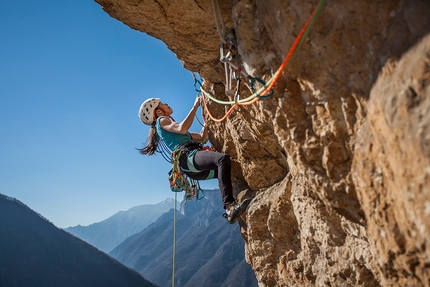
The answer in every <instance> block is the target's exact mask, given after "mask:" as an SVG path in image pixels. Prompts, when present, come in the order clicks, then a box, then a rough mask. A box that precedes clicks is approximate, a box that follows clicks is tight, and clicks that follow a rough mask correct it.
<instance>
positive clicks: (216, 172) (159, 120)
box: [139, 97, 250, 224]
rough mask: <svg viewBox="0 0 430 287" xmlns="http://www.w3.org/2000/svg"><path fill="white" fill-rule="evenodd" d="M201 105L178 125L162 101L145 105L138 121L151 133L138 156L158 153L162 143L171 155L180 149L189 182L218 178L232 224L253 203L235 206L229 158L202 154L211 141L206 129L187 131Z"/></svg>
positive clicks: (150, 100) (218, 154)
mask: <svg viewBox="0 0 430 287" xmlns="http://www.w3.org/2000/svg"><path fill="white" fill-rule="evenodd" d="M200 102H201V98H200V97H197V98H196V100H195V102H194V105H193V107H192V109H191V110H190V112H189V113H188V115H187V116H186V117H185V119H184V120H183V121H182V122H180V123H178V122H176V121H175V120H174V119H173V118H172V116H171V115H172V113H173V109H172V108H171V107H170V106H169V105H168V104H165V103H161V101H160V99H159V98H150V99H147V100H146V101H144V102H143V103H142V105H141V106H140V109H139V118H140V119H141V121H142V122H143V123H144V124H146V125H150V126H151V129H150V131H149V135H148V140H147V144H146V146H145V147H143V148H142V149H139V152H140V153H141V154H143V155H149V156H151V155H153V154H154V153H155V152H156V151H157V148H158V144H159V141H160V140H161V141H163V142H164V143H165V144H166V145H167V146H168V147H169V148H170V150H172V151H174V150H176V149H177V148H179V149H181V151H182V153H181V156H180V158H179V165H180V168H181V169H182V170H183V171H184V172H185V173H186V174H187V175H188V176H189V177H190V178H192V179H195V180H204V179H211V178H218V185H219V189H220V191H221V196H222V202H223V206H224V209H225V210H226V215H225V217H226V218H227V220H228V222H229V223H231V224H233V223H235V222H236V221H237V218H238V216H239V215H240V214H241V213H242V212H243V211H245V209H246V207H247V206H248V204H249V202H250V200H245V201H243V202H242V203H241V204H236V202H235V199H234V197H233V188H232V184H231V162H230V157H229V155H227V154H224V153H219V152H214V151H207V150H205V151H203V150H201V145H200V143H201V142H204V141H205V140H206V139H207V138H208V132H207V129H206V128H205V127H203V128H202V130H201V131H200V133H195V132H189V131H188V130H189V129H190V127H191V124H192V123H193V119H194V116H195V114H196V111H197V109H198V107H199V106H200Z"/></svg>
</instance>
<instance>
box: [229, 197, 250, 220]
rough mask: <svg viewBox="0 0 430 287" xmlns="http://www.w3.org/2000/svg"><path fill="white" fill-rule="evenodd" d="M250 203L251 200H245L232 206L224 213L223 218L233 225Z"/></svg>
mask: <svg viewBox="0 0 430 287" xmlns="http://www.w3.org/2000/svg"><path fill="white" fill-rule="evenodd" d="M250 202H251V198H247V199H245V200H244V201H242V202H241V203H239V204H235V205H232V206H231V207H230V210H229V212H226V213H224V214H223V216H224V217H225V218H227V221H228V223H230V224H234V223H235V222H236V221H237V219H238V218H239V216H240V215H241V214H242V213H243V212H244V211H245V210H246V208H247V207H248V205H249V203H250Z"/></svg>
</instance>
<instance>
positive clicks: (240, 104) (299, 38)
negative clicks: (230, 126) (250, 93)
mask: <svg viewBox="0 0 430 287" xmlns="http://www.w3.org/2000/svg"><path fill="white" fill-rule="evenodd" d="M317 9H318V8H316V9H315V11H314V12H313V13H312V14H311V16H310V17H309V19H308V21H307V22H306V24H305V25H304V26H303V28H302V30H301V31H300V33H299V35H298V36H297V38H296V40H295V41H294V43H293V45H292V46H291V48H290V51H289V52H288V54H287V56H286V57H285V59H284V61H283V62H282V64H281V66H280V67H279V68H278V70H277V71H276V73H275V75H274V76H273V78H272V81H271V82H270V84H269V85H268V86H267V87H266V89H264V91H263V92H261V94H260V95H263V96H264V95H266V94H267V93H268V92H269V91H270V90H271V89H272V88H273V86H274V85H275V83H276V82H277V81H278V80H279V78H280V76H281V72H282V71H283V70H284V68H285V66H286V65H287V64H288V62H289V60H290V59H291V57H292V56H293V54H294V52H295V51H296V49H297V46H298V45H299V43H300V40H301V39H302V37H303V34H304V33H305V31H306V29H307V28H308V26H309V23H310V22H311V21H312V19H313V17H314V16H315V12H316V11H317ZM203 96H204V93H203ZM206 98H207V97H206V96H204V106H205V109H206V112H207V114H208V115H209V117H210V118H211V119H212V120H213V121H215V122H222V121H224V120H225V119H227V117H228V116H229V115H230V114H231V113H232V112H233V110H234V109H235V108H236V107H237V106H247V105H251V104H253V103H255V102H257V101H258V100H260V98H259V97H256V98H254V99H252V100H250V101H249V102H244V103H239V102H237V103H235V104H234V105H233V106H232V107H231V108H230V109H229V110H228V111H227V113H226V114H225V115H224V116H223V117H222V118H220V119H216V118H215V117H213V116H212V114H211V113H210V111H209V109H208V107H207V103H206Z"/></svg>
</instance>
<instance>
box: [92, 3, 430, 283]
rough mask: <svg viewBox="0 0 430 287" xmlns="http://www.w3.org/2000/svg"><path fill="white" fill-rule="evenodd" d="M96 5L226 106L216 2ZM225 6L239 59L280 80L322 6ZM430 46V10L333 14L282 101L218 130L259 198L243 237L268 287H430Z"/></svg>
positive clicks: (279, 87)
mask: <svg viewBox="0 0 430 287" xmlns="http://www.w3.org/2000/svg"><path fill="white" fill-rule="evenodd" d="M96 1H97V2H98V3H100V4H101V5H102V7H103V9H104V10H105V11H106V12H107V13H109V14H110V15H111V16H112V17H115V18H117V19H118V20H120V21H122V22H124V23H125V24H127V25H129V26H130V27H132V28H134V29H138V30H140V31H142V32H145V33H147V34H149V35H151V36H154V37H156V38H159V39H161V40H162V41H163V42H165V43H166V45H167V46H168V47H169V48H170V49H171V50H172V51H173V52H174V53H175V54H176V55H177V57H178V59H180V60H181V61H182V62H183V64H184V67H185V68H186V69H189V70H191V71H193V72H198V73H199V74H200V75H201V76H202V77H203V78H205V80H206V81H207V84H208V86H209V87H211V88H212V90H213V93H214V94H215V95H216V97H217V98H219V99H223V100H226V99H227V96H226V95H225V93H224V88H225V87H224V84H225V80H224V79H225V76H224V70H223V65H222V64H221V63H220V62H219V42H220V37H219V35H218V33H217V30H216V26H215V21H214V15H213V9H212V5H211V1H203V0H194V1H193V0H181V1H179V0H172V1H167V0H158V1H149V0H146V1H141V0H134V1H133V0H96ZM215 2H216V1H215ZM219 3H220V7H221V11H222V15H223V18H224V22H225V25H226V27H228V28H231V29H232V30H233V31H234V34H235V41H236V42H235V43H236V46H235V47H236V48H235V49H234V51H233V52H234V53H235V54H236V58H237V59H239V60H240V61H241V63H242V64H243V66H244V67H245V69H246V70H247V72H248V73H250V74H251V75H253V76H258V77H260V78H263V79H265V80H268V79H269V78H270V77H271V76H272V73H273V72H274V71H276V70H277V69H278V67H279V65H280V63H281V62H282V60H283V58H284V56H285V55H286V54H287V52H288V50H289V48H290V46H291V45H292V43H293V41H294V39H295V37H296V36H297V34H298V33H299V31H300V29H301V28H302V26H303V25H304V23H305V22H306V20H307V18H308V17H309V15H310V14H311V13H312V11H313V10H314V9H315V7H316V6H317V4H318V1H316V0H313V1H310V0H305V1H296V0H294V1H281V0H278V1H276V0H273V1H266V0H234V1H221V0H220V1H219ZM429 33H430V2H429V1H426V0H421V1H420V0H410V1H406V0H405V1H399V0H397V1H395V0H393V1H382V0H381V1H374V0H363V1H353V0H344V1H339V0H337V1H328V2H327V3H326V5H325V7H324V10H323V11H322V13H321V15H320V16H319V18H318V19H317V21H316V23H315V25H314V26H313V28H312V31H311V33H310V34H309V37H308V39H307V41H306V42H305V43H304V45H303V46H302V47H301V49H300V51H299V52H298V53H297V54H296V55H295V57H294V58H293V59H292V61H291V62H290V63H289V64H288V66H287V67H286V69H285V70H284V72H283V73H282V76H281V78H280V80H279V81H278V82H277V84H276V86H275V88H274V90H275V94H274V96H272V97H271V98H268V99H266V100H261V101H259V102H257V103H256V104H254V105H251V106H245V107H240V108H237V109H236V110H235V111H234V112H233V113H232V114H231V115H230V116H229V118H228V119H227V120H226V121H224V122H222V123H220V124H219V123H215V122H212V121H209V124H208V125H209V127H210V129H211V131H212V133H211V135H210V139H211V142H212V143H213V145H214V146H215V147H216V148H217V150H219V151H223V152H227V153H229V154H230V155H231V156H232V159H233V177H234V182H235V189H236V192H237V194H238V197H239V198H241V197H244V196H253V197H254V200H253V202H252V203H251V205H250V207H249V209H248V212H247V214H246V215H245V216H244V222H245V224H243V226H242V235H243V237H244V239H245V242H246V256H247V261H248V262H249V263H250V264H251V266H252V267H253V269H254V271H255V273H256V276H257V279H258V280H259V283H260V285H261V286H379V285H382V286H398V285H400V286H430V248H429V243H430V242H429V239H428V235H429V232H430V224H429V223H428V220H426V217H428V215H429V213H430V194H429V192H430V191H429V187H430V139H429V137H430V133H429V125H430V118H429V109H430V103H429V101H430V100H429V97H430V87H429V84H430V72H429V69H430V60H429V58H430V48H429V45H430V36H429ZM244 90H245V89H244ZM248 94H249V93H248ZM246 96H247V94H246V91H245V92H244V94H243V95H242V97H243V98H244V97H246ZM190 100H191V98H190ZM227 108H228V107H226V106H221V105H219V104H216V103H210V105H209V109H210V110H211V112H212V114H214V115H215V116H216V117H220V116H222V115H224V114H225V112H226V110H227ZM241 191H242V192H241ZM239 193H240V194H239Z"/></svg>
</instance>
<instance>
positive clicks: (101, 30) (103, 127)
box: [0, 0, 217, 227]
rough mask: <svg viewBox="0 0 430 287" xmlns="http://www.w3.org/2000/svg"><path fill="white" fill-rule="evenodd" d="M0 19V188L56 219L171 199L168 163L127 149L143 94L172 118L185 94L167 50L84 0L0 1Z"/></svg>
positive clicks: (186, 81)
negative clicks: (170, 111)
mask: <svg viewBox="0 0 430 287" xmlns="http://www.w3.org/2000/svg"><path fill="white" fill-rule="evenodd" d="M0 23H1V24H0V43H1V44H0V121H1V123H0V158H1V160H0V193H3V194H6V195H8V196H11V197H15V198H17V199H19V200H20V201H22V202H24V203H25V204H27V205H28V206H29V207H30V208H32V209H33V210H35V211H36V212H38V213H40V214H42V215H43V216H44V217H46V218H47V219H49V220H50V221H52V222H53V223H54V224H56V225H57V226H58V227H68V226H74V225H77V224H81V225H88V224H91V223H94V222H98V221H101V220H103V219H106V218H107V217H109V216H110V215H112V214H114V213H116V212H118V211H120V210H126V209H129V208H131V207H133V206H136V205H141V204H147V203H157V202H160V201H162V200H164V199H166V198H168V197H173V193H172V192H171V191H170V189H169V186H168V181H167V172H168V171H169V169H170V164H168V163H167V162H165V161H164V159H163V158H162V157H161V155H158V156H154V157H147V156H141V155H140V154H139V153H138V152H137V151H136V150H135V148H138V147H141V146H142V145H143V143H144V142H145V140H146V137H147V134H148V131H149V128H148V127H147V126H145V125H143V124H142V123H141V122H140V120H139V118H138V117H137V111H138V109H139V106H140V104H141V103H142V101H143V100H145V99H146V98H148V97H160V98H161V99H162V100H163V102H168V103H169V104H170V105H171V106H172V107H173V109H174V111H175V112H174V115H173V116H174V117H175V119H176V120H178V121H179V120H181V119H182V118H184V117H185V115H186V114H187V113H188V111H189V109H190V108H191V106H192V104H193V102H194V98H195V96H196V92H195V91H194V86H193V77H192V75H191V72H189V71H187V70H185V69H184V68H183V66H182V64H181V62H180V61H179V60H178V59H177V58H176V56H175V54H173V53H172V52H171V51H170V50H169V49H168V48H167V47H166V45H165V44H164V43H163V42H161V41H159V40H157V39H154V38H152V37H150V36H148V35H146V34H144V33H142V32H139V31H135V30H132V29H131V28H129V27H128V26H126V25H124V24H123V23H121V22H119V21H118V20H116V19H113V18H111V17H110V16H109V15H108V14H107V13H105V12H104V11H103V10H102V8H101V6H100V5H99V4H97V3H95V2H94V1H88V0H74V1H58V0H42V1H34V0H0ZM178 99H181V100H180V101H179V100H178ZM199 114H200V112H199ZM193 129H194V130H199V129H200V126H199V125H198V124H195V125H194V126H193ZM202 187H204V188H216V187H217V181H216V180H211V181H208V182H202ZM182 195H183V194H180V195H179V198H180V199H182Z"/></svg>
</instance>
